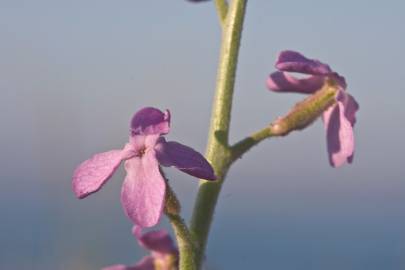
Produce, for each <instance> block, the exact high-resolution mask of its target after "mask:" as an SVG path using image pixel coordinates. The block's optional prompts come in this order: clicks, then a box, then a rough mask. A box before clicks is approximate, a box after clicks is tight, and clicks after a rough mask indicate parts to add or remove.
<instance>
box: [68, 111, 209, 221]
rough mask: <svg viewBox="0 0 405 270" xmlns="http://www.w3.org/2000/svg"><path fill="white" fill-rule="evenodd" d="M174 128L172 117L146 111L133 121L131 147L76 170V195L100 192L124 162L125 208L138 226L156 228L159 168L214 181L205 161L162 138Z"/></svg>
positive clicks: (161, 183)
mask: <svg viewBox="0 0 405 270" xmlns="http://www.w3.org/2000/svg"><path fill="white" fill-rule="evenodd" d="M169 129H170V113H169V111H168V110H167V111H166V112H164V113H163V112H161V111H160V110H158V109H155V108H150V107H147V108H143V109H141V110H140V111H138V112H137V113H136V114H135V115H134V117H133V118H132V121H131V134H130V138H129V143H127V144H126V145H125V147H124V149H122V150H112V151H108V152H104V153H99V154H96V155H94V156H93V157H92V158H91V159H88V160H86V161H84V162H83V163H82V164H80V165H79V166H78V168H77V169H76V170H75V172H74V175H73V190H74V192H75V194H76V196H77V197H78V198H80V199H82V198H85V197H86V196H88V195H90V194H91V193H94V192H96V191H98V190H99V189H100V188H101V187H102V186H103V185H104V184H105V183H106V182H107V180H108V179H109V178H110V177H111V176H112V174H113V173H114V172H115V171H116V170H117V168H118V166H119V165H120V163H121V161H124V160H125V170H126V172H127V175H126V177H125V180H124V183H123V185H122V191H121V203H122V206H123V208H124V211H125V213H126V214H127V216H128V217H129V218H130V219H131V220H132V221H133V222H134V223H135V224H136V225H139V226H140V227H151V226H154V225H155V224H156V223H157V222H158V221H159V218H160V216H161V214H162V209H163V205H164V200H165V192H166V180H165V179H164V177H163V176H162V175H161V173H160V170H159V169H160V167H159V165H163V166H174V167H176V168H177V169H179V170H181V171H183V172H185V173H187V174H190V175H192V176H195V177H198V178H202V179H207V180H215V179H216V177H215V174H214V171H213V169H212V167H211V165H210V164H209V163H208V161H207V160H205V158H204V157H203V156H202V155H201V154H200V153H198V152H197V151H195V150H193V149H192V148H190V147H188V146H185V145H182V144H180V143H177V142H172V141H169V142H167V141H166V140H165V138H164V137H163V136H162V135H164V134H167V133H168V132H169Z"/></svg>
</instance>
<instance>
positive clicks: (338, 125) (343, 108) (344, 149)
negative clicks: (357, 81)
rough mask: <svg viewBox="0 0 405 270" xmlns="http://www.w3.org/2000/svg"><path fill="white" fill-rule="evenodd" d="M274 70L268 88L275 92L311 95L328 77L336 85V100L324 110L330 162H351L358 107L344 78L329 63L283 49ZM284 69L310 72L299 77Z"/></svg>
mask: <svg viewBox="0 0 405 270" xmlns="http://www.w3.org/2000/svg"><path fill="white" fill-rule="evenodd" d="M276 68H277V69H278V70H279V71H276V72H274V73H272V74H270V76H269V78H268V80H267V87H268V88H269V89H270V90H272V91H275V92H294V93H304V94H312V93H314V92H316V91H318V90H320V89H321V88H322V87H323V86H324V84H325V83H326V80H327V79H330V80H332V81H334V82H335V83H336V84H337V87H338V92H337V95H336V103H335V104H334V105H332V106H331V107H329V108H328V109H327V110H326V111H325V112H324V113H323V121H324V124H325V128H326V138H327V146H328V153H329V161H330V164H331V165H332V166H334V167H339V166H341V165H343V164H344V163H345V162H346V161H347V162H349V163H351V162H352V161H353V155H354V133H353V127H354V124H355V122H356V117H355V114H356V112H357V110H358V109H359V105H358V103H357V102H356V100H355V99H354V98H353V97H352V96H351V95H350V94H348V93H347V92H346V87H347V85H346V81H345V79H344V77H342V76H340V75H339V74H338V73H336V72H334V71H333V70H332V69H331V68H330V67H329V66H328V65H326V64H324V63H321V62H319V61H318V60H313V59H308V58H306V57H305V56H303V55H302V54H300V53H298V52H294V51H283V52H281V53H280V54H279V56H278V59H277V62H276ZM287 72H298V73H303V74H307V75H310V76H309V77H307V78H302V79H298V78H295V77H293V76H292V75H290V74H288V73H287Z"/></svg>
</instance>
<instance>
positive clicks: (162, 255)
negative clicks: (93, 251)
mask: <svg viewBox="0 0 405 270" xmlns="http://www.w3.org/2000/svg"><path fill="white" fill-rule="evenodd" d="M132 232H133V234H134V236H135V237H136V238H137V239H138V243H139V245H141V246H142V247H144V248H145V249H147V250H149V251H151V255H149V256H146V257H144V258H143V259H141V260H140V261H139V262H138V263H137V264H136V265H133V266H126V265H123V264H117V265H112V266H108V267H105V268H103V269H102V270H158V269H159V270H175V269H178V259H179V251H178V250H177V248H176V247H175V246H174V243H173V240H172V239H171V237H170V235H169V234H168V233H167V232H166V231H165V230H159V231H150V232H147V233H145V234H142V233H141V228H140V227H136V226H134V228H133V229H132Z"/></svg>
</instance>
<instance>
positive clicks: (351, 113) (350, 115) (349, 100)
mask: <svg viewBox="0 0 405 270" xmlns="http://www.w3.org/2000/svg"><path fill="white" fill-rule="evenodd" d="M337 99H338V100H339V101H340V102H342V104H343V106H344V108H345V110H344V115H345V117H346V118H347V120H349V121H350V123H351V125H352V126H354V124H355V123H356V112H357V111H358V110H359V104H358V103H357V101H356V100H355V99H354V97H353V96H351V95H350V94H347V93H346V92H345V91H341V92H340V94H339V95H338V98H337Z"/></svg>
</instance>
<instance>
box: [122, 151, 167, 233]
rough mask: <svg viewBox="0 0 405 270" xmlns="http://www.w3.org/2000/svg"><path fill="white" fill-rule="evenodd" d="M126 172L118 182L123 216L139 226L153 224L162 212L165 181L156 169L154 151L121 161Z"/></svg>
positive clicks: (157, 165)
mask: <svg viewBox="0 0 405 270" xmlns="http://www.w3.org/2000/svg"><path fill="white" fill-rule="evenodd" d="M125 170H126V171H127V175H126V177H125V180H124V183H123V185H122V191H121V203H122V206H123V208H124V211H125V213H126V214H127V216H128V217H129V218H130V219H131V220H132V221H133V222H134V223H135V224H137V225H139V226H141V227H151V226H154V225H156V223H157V222H158V221H159V218H160V216H161V213H162V209H163V203H164V197H165V190H166V183H165V180H164V179H163V177H162V175H161V174H160V172H159V164H158V162H157V160H156V157H155V151H154V150H152V149H150V150H147V151H146V153H144V155H143V156H142V157H134V158H131V159H129V160H127V161H126V162H125Z"/></svg>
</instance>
